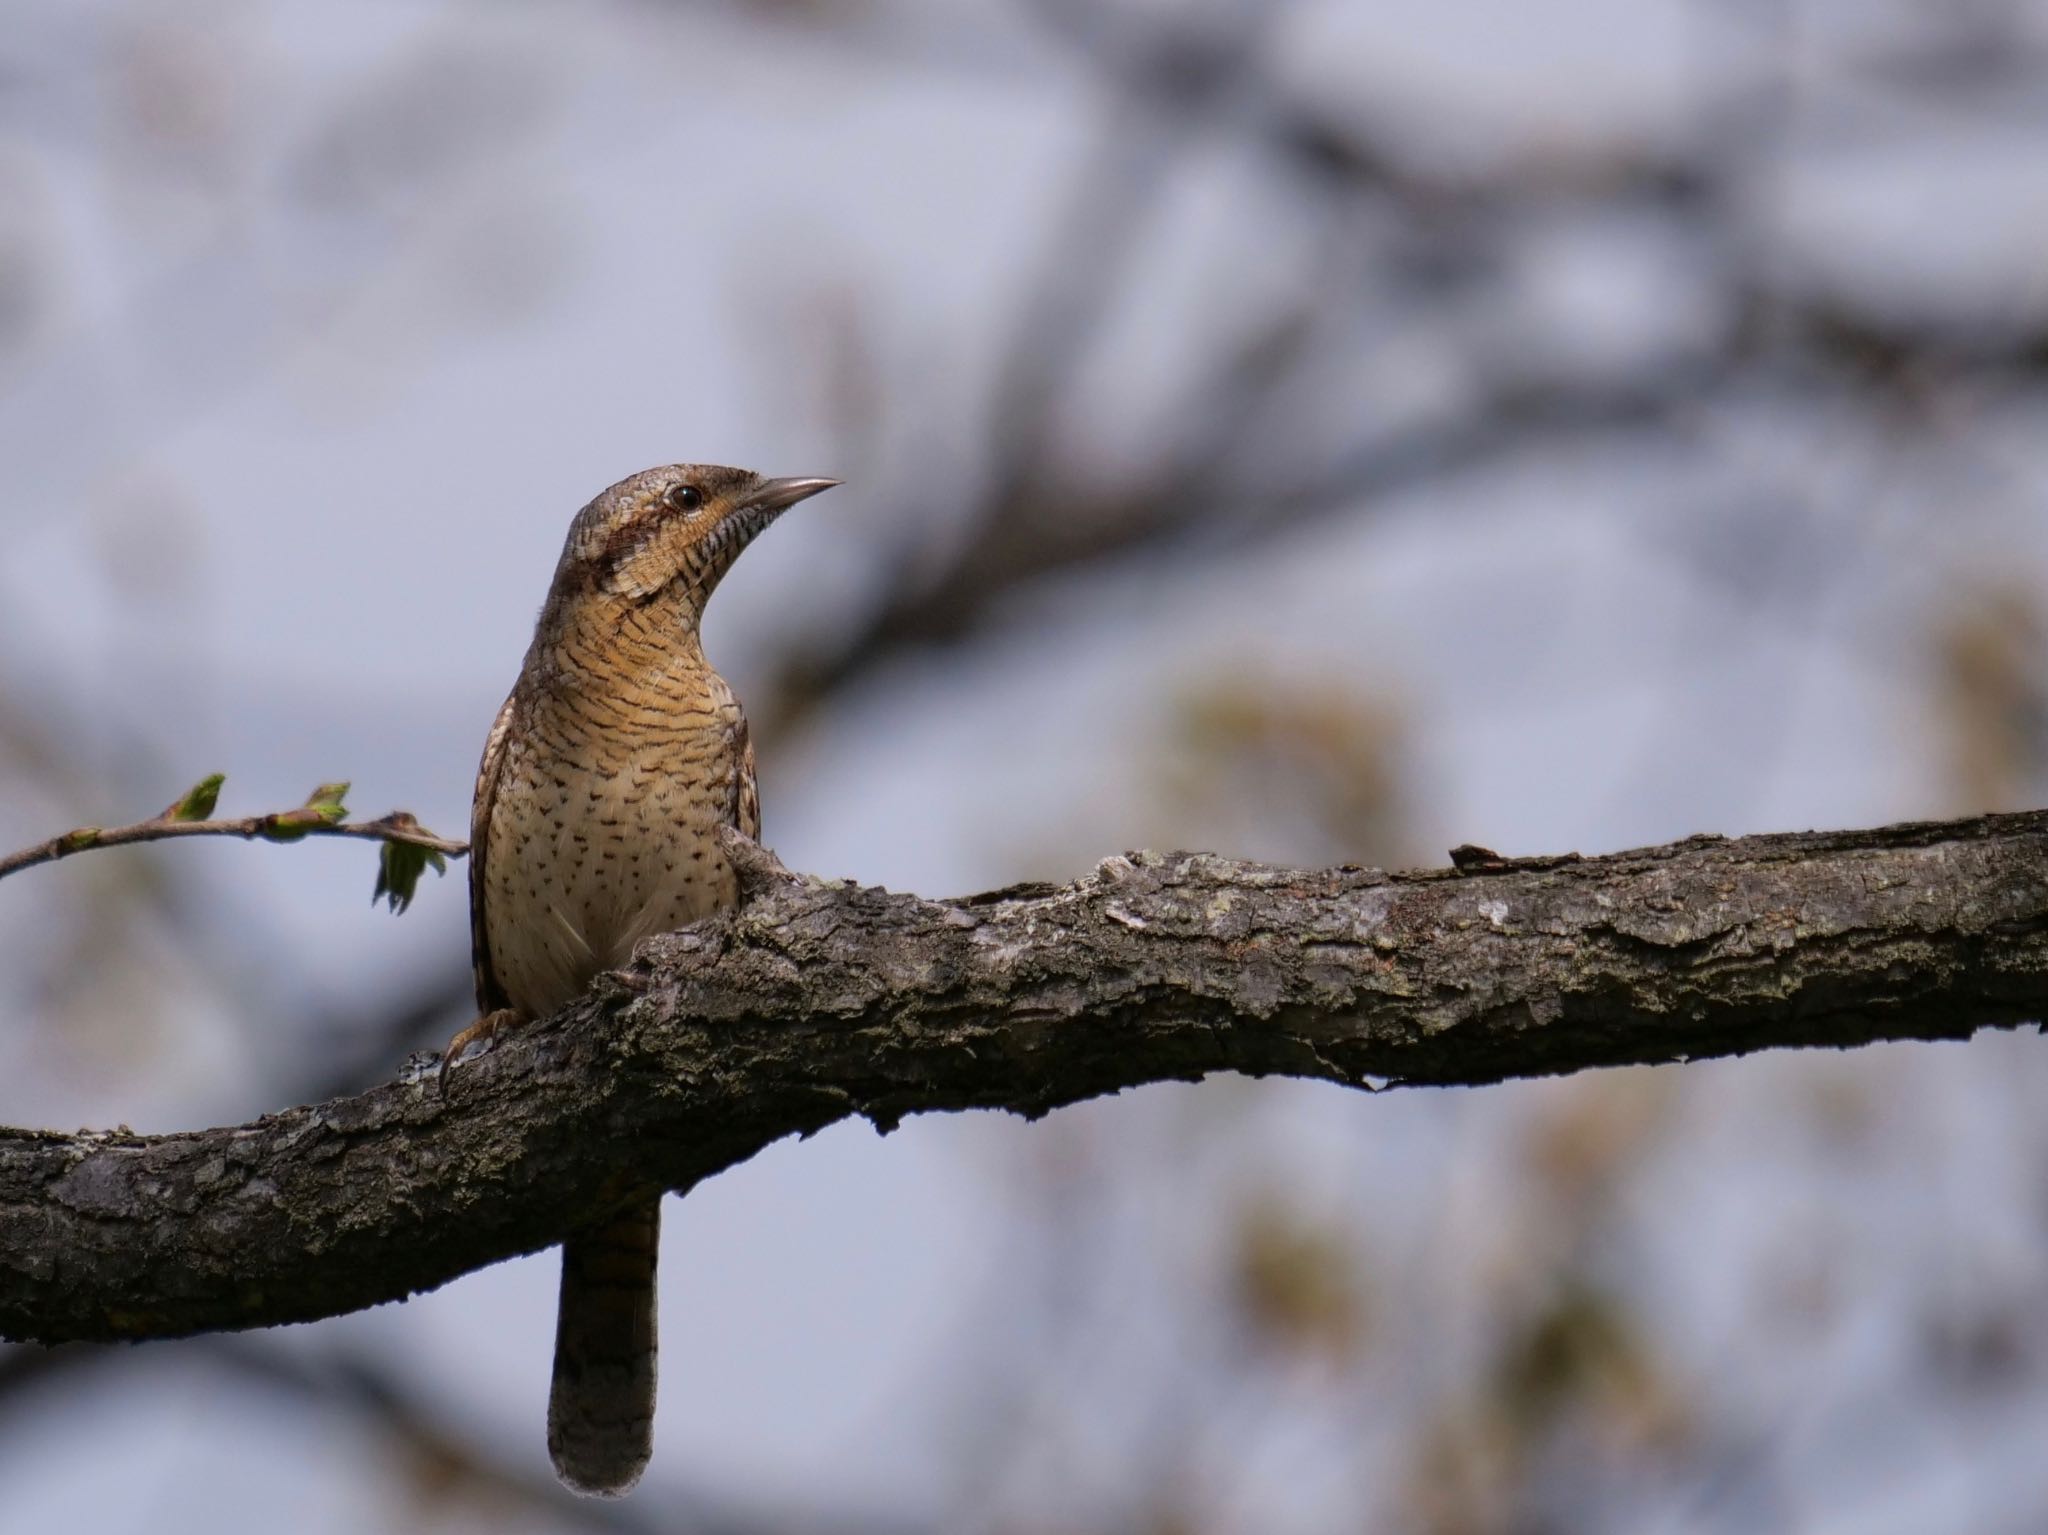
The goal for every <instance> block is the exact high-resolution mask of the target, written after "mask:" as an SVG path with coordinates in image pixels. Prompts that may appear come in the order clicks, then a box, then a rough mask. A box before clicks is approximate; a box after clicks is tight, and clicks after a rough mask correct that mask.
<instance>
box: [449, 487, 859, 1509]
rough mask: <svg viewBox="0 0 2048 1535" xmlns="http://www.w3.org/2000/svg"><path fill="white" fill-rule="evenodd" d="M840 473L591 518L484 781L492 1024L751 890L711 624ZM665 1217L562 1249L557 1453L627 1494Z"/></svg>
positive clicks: (475, 824) (744, 751) (485, 921)
mask: <svg viewBox="0 0 2048 1535" xmlns="http://www.w3.org/2000/svg"><path fill="white" fill-rule="evenodd" d="M831 483H832V482H831V481H828V480H763V479H762V478H761V477H760V476H759V475H755V474H751V473H748V472H746V471H744V470H737V469H721V468H716V467H712V466H707V465H689V464H678V465H670V466H668V467H666V468H663V469H654V470H649V471H647V472H646V473H644V474H639V475H635V476H633V477H632V478H631V479H628V480H622V481H621V482H620V483H619V484H617V485H614V486H613V487H612V488H611V489H610V490H608V491H606V492H605V493H604V494H603V495H602V496H599V497H598V498H597V499H596V500H595V501H593V502H591V504H590V505H589V506H587V507H585V508H584V509H583V511H582V512H581V513H579V514H578V515H577V518H576V522H575V524H574V525H573V526H572V527H571V528H570V530H569V538H568V541H567V543H566V545H565V547H564V549H563V551H562V559H561V563H560V565H559V567H558V568H557V569H556V572H555V581H554V585H553V587H552V588H551V589H550V591H549V593H548V600H547V604H546V606H545V607H544V608H543V609H542V611H541V616H540V622H539V624H538V625H537V626H536V629H535V632H534V639H533V645H532V647H531V648H530V649H529V650H528V652H527V656H526V665H525V667H524V669H523V670H522V671H521V673H520V676H519V681H518V684H517V685H516V686H515V687H514V688H513V690H512V696H511V697H510V698H509V699H507V700H506V702H505V706H504V708H503V709H501V710H500V711H499V713H498V717H497V721H496V723H495V724H494V725H493V726H492V727H491V734H490V739H489V740H488V741H487V742H486V743H485V746H484V754H483V762H482V765H481V767H480V769H479V771H478V773H477V785H476V803H475V808H474V815H473V819H472V823H471V829H470V832H471V840H470V866H469V874H470V916H471V924H470V941H471V949H472V954H473V958H474V962H475V966H476V990H477V1005H478V1007H479V1008H480V1009H481V1010H482V1011H483V1013H484V1015H485V1018H486V1020H488V1019H489V1018H490V1016H491V1015H492V1014H494V1013H497V1012H498V1011H500V1010H503V1011H504V1012H506V1013H508V1014H510V1015H516V1016H521V1017H526V1018H539V1017H544V1016H546V1015H548V1014H551V1013H554V1012H556V1011H558V1010H559V1009H561V1008H562V1007H563V1006H565V1005H566V1004H567V1003H569V1002H570V1001H572V1000H573V999H574V998H575V997H576V996H578V995H579V994H580V993H581V992H582V991H583V989H584V988H585V987H586V986H588V985H589V983H590V981H591V979H592V978H593V977H594V976H595V975H596V974H598V973H599V972H600V971H602V970H605V969H608V968H611V967H614V966H617V965H622V964H624V963H625V962H626V961H627V960H628V959H630V958H631V956H632V952H633V949H634V947H635V946H636V945H637V944H638V943H639V942H640V941H641V940H642V939H644V938H647V937H649V936H651V935H652V934H654V933H658V932H663V931H667V930H669V929H671V928H675V927H678V926H681V925H682V924H684V923H686V922H692V921H695V920H697V919H698V918H700V917H703V916H706V915H708V914H710V913H711V912H714V911H716V910H718V909H719V908H721V907H723V906H728V905H730V904H731V903H732V902H733V901H735V900H737V899H738V884H737V881H736V878H735V876H734V873H733V870H732V866H731V864H730V862H729V861H728V859H727V858H726V855H725V852H724V848H723V846H722V844H721V843H720V841H719V835H718V834H719V830H720V828H722V827H727V826H732V827H737V828H738V829H739V830H741V831H744V832H745V833H746V834H747V835H749V836H752V837H758V836H759V834H760V827H761V807H760V801H759V798H758V796H757V793H756V789H755V782H754V749H753V743H752V741H751V739H750V738H749V736H748V733H747V725H746V719H745V717H744V716H743V715H742V714H741V712H740V707H739V702H738V700H737V699H735V698H734V697H733V695H732V691H731V689H729V688H728V687H727V686H726V685H725V682H724V680H723V679H722V678H721V677H720V676H719V675H718V673H717V672H715V671H713V670H712V669H711V666H710V664H709V663H708V662H707V661H706V660H705V658H704V653H703V650H702V648H701V646H700V644H699V641H698V622H699V620H700V618H701V617H702V614H703V607H704V603H705V601H706V600H707V599H708V598H709V596H710V594H711V592H712V590H713V589H714V588H715V587H716V586H717V584H718V581H719V579H720V578H721V577H722V576H723V575H724V574H725V571H726V569H727V568H728V567H729V566H730V565H731V564H732V562H733V560H734V559H735V558H736V557H737V556H738V554H739V552H740V550H742V549H744V548H745V547H746V545H747V543H748V542H749V541H750V540H751V539H752V538H753V537H754V536H755V535H756V534H758V533H759V532H760V531H761V529H762V528H764V527H766V526H767V525H768V524H769V522H771V521H773V520H774V517H775V516H776V515H777V514H779V513H780V512H781V511H782V510H783V508H785V507H787V506H789V505H792V504H794V503H795V502H796V501H799V500H802V499H803V498H804V497H805V496H808V495H813V494H815V493H816V492H817V491H819V490H822V489H824V488H826V487H827V486H828V485H830V484H831ZM488 1027H495V1025H488ZM486 1028H487V1025H486V1024H485V1023H479V1025H478V1026H477V1028H476V1029H475V1030H471V1031H466V1033H470V1034H474V1033H476V1032H477V1030H483V1029H486ZM458 1037H459V1038H460V1037H461V1036H458ZM632 1187H633V1185H632V1184H631V1182H630V1181H629V1182H627V1183H626V1184H625V1188H626V1189H628V1190H630V1189H631V1188H632ZM593 1216H594V1217H595V1212H593ZM660 1230H661V1205H660V1201H659V1199H658V1198H651V1199H642V1200H640V1201H638V1202H636V1203H633V1204H630V1205H628V1206H627V1207H625V1208H624V1209H618V1208H612V1209H611V1210H609V1212H608V1213H606V1214H605V1215H603V1217H602V1218H601V1219H599V1220H598V1223H597V1224H594V1225H591V1226H588V1227H586V1228H584V1229H581V1230H578V1231H577V1232H575V1233H574V1234H573V1235H572V1236H571V1237H570V1238H569V1239H568V1240H567V1241H566V1242H564V1243H563V1245H562V1288H561V1300H560V1305H559V1310H558V1314H557V1318H556V1327H555V1365H554V1384H553V1388H552V1390H551V1391H550V1394H549V1397H548V1450H549V1453H550V1454H551V1455H552V1456H553V1458H554V1462H555V1469H556V1471H557V1472H558V1473H559V1474H560V1476H561V1478H562V1480H563V1481H564V1482H566V1483H568V1485H569V1486H571V1487H573V1488H575V1489H577V1490H578V1491H579V1492H589V1493H596V1494H600V1495H606V1496H616V1495H618V1494H620V1493H623V1492H625V1491H627V1490H628V1489H630V1488H631V1487H632V1486H633V1484H634V1483H635V1482H636V1481H638V1480H639V1477H640V1473H641V1471H642V1470H643V1469H644V1468H645V1467H646V1464H647V1460H648V1456H649V1453H650V1451H651V1449H652V1446H653V1435H654V1395H655V1357H656V1352H655V1308H654V1301H655V1263H656V1256H657V1250H658V1247H659V1238H660Z"/></svg>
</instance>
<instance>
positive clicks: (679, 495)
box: [661, 485, 704, 512]
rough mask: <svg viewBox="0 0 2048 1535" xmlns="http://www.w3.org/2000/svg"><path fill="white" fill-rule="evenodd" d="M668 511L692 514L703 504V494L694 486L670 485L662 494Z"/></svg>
mask: <svg viewBox="0 0 2048 1535" xmlns="http://www.w3.org/2000/svg"><path fill="white" fill-rule="evenodd" d="M661 499H662V500H664V501H666V502H667V503H668V506H669V510H670V511H674V512H694V511H696V510H697V508H698V507H700V506H702V505H703V504H704V492H703V491H701V490H699V489H698V488H697V487H696V486H694V485H671V486H669V488H668V489H667V490H666V491H664V492H663V493H662V497H661Z"/></svg>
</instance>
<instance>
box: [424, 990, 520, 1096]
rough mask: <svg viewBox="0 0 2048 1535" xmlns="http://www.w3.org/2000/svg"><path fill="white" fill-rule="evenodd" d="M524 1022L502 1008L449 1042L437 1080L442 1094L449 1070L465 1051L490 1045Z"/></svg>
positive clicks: (442, 1056) (514, 1013)
mask: <svg viewBox="0 0 2048 1535" xmlns="http://www.w3.org/2000/svg"><path fill="white" fill-rule="evenodd" d="M524 1022H526V1020H525V1019H524V1018H522V1017H521V1016H520V1015H519V1014H518V1013H516V1012H514V1011H513V1010H512V1009H511V1008H509V1007H501V1008H499V1009H498V1010H497V1011H496V1012H490V1013H485V1014H484V1015H483V1017H481V1018H479V1019H477V1021H476V1022H475V1023H472V1024H471V1025H470V1026H469V1027H468V1028H466V1029H464V1030H463V1031H462V1032H461V1033H460V1034H457V1035H456V1036H455V1037H454V1038H453V1039H451V1040H449V1041H448V1047H447V1048H446V1049H445V1050H443V1051H442V1052H441V1074H440V1076H439V1077H438V1078H436V1085H437V1086H438V1087H439V1088H440V1090H441V1091H442V1092H444V1093H445V1092H447V1090H448V1068H449V1067H450V1066H453V1065H454V1064H455V1062H456V1060H457V1059H458V1058H459V1057H460V1056H461V1054H462V1053H463V1051H465V1050H467V1049H468V1048H469V1047H470V1046H471V1045H477V1044H489V1043H491V1042H493V1041H495V1040H496V1039H497V1037H498V1033H499V1031H500V1030H502V1029H514V1028H517V1027H518V1026H519V1025H520V1024H522V1023H524Z"/></svg>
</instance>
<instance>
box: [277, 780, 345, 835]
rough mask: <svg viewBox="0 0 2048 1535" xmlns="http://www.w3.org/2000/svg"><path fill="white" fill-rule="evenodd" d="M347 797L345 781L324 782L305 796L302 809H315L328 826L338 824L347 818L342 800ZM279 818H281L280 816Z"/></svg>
mask: <svg viewBox="0 0 2048 1535" xmlns="http://www.w3.org/2000/svg"><path fill="white" fill-rule="evenodd" d="M347 798H348V785H347V784H345V783H324V784H322V785H320V787H319V788H317V789H315V790H314V791H313V792H312V793H311V794H309V795H307V796H306V803H305V805H304V807H303V808H304V809H307V810H312V811H317V812H318V813H319V817H320V820H321V821H322V822H324V823H325V824H326V825H328V826H338V825H340V824H341V822H343V821H345V820H347V819H348V806H347V805H345V804H343V803H342V801H343V800H345V799H347ZM280 819H282V818H281V817H280Z"/></svg>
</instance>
